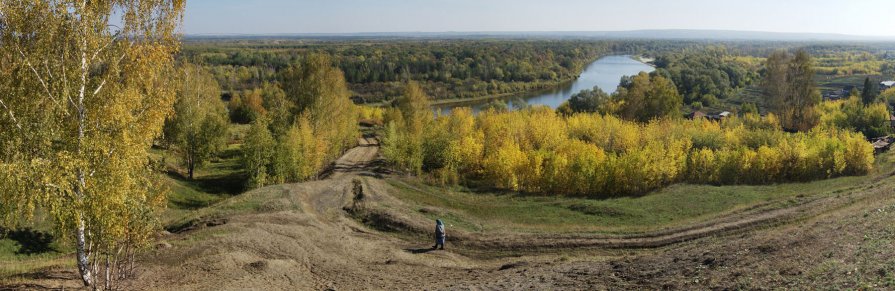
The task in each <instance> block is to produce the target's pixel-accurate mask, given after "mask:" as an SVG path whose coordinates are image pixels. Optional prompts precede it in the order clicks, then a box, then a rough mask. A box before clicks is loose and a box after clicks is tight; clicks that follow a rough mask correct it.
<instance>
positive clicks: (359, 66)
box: [182, 40, 614, 102]
mask: <svg viewBox="0 0 895 291" xmlns="http://www.w3.org/2000/svg"><path fill="white" fill-rule="evenodd" d="M310 42H311V43H312V44H311V45H308V41H304V40H302V41H288V40H285V41H284V40H278V41H277V42H276V43H272V42H267V41H263V40H261V41H248V42H243V41H233V42H228V41H222V42H214V43H203V42H198V43H189V44H188V45H187V46H186V48H185V49H184V52H183V54H182V55H183V57H184V58H185V59H187V60H189V61H192V62H196V63H204V64H208V66H209V67H211V70H212V71H213V72H214V73H215V76H217V79H218V81H219V82H220V83H221V84H222V86H223V87H224V88H225V89H227V90H230V91H240V90H245V89H250V88H254V87H257V86H258V85H260V84H261V83H263V82H265V81H266V82H272V81H274V80H276V79H279V78H282V72H281V71H282V70H283V69H285V68H287V67H289V66H290V65H291V64H293V63H295V62H296V61H300V60H302V59H303V58H304V56H307V55H310V54H326V55H330V56H332V61H333V64H335V66H336V67H337V68H339V69H340V70H341V71H343V72H344V73H345V78H346V81H347V83H348V86H349V88H350V89H351V91H352V92H354V93H355V94H357V96H355V97H356V98H357V99H358V100H362V101H365V102H383V101H391V100H392V99H393V98H394V97H397V96H400V95H401V94H402V90H403V84H404V83H405V82H407V81H417V82H419V83H420V87H422V89H423V90H424V91H425V92H426V95H428V96H430V97H431V98H433V99H436V100H438V99H454V98H471V97H481V96H489V95H498V94H512V93H520V92H526V91H533V90H538V89H546V88H552V87H555V86H556V85H558V84H560V83H562V82H566V81H569V80H571V79H573V78H575V77H577V75H578V74H579V73H580V72H581V70H582V69H583V68H584V66H585V65H586V64H587V63H588V62H590V61H593V60H595V59H596V58H597V57H599V56H601V55H605V54H608V53H609V52H610V51H612V50H613V47H614V44H613V43H612V42H608V41H580V40H575V41H552V40H550V41H548V40H452V41H450V42H444V41H402V40H392V41H385V42H383V41H379V40H376V41H352V42H330V41H326V42H314V41H310ZM285 88H286V87H285V86H284V89H285ZM287 91H289V90H288V89H287ZM289 95H293V94H291V93H290V94H289Z"/></svg>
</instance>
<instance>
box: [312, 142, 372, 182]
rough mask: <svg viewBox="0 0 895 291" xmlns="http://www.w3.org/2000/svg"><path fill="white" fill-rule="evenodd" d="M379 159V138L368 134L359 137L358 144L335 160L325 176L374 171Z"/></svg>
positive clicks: (334, 176) (332, 176)
mask: <svg viewBox="0 0 895 291" xmlns="http://www.w3.org/2000/svg"><path fill="white" fill-rule="evenodd" d="M377 161H379V138H378V137H376V136H372V135H366V136H364V137H361V138H358V139H357V146H356V147H354V148H352V149H350V150H348V151H347V152H345V154H344V155H342V157H340V158H339V159H337V160H336V161H335V162H333V165H332V167H331V168H330V170H329V171H327V173H324V175H323V176H324V177H325V178H330V179H332V178H338V177H340V176H343V175H345V174H348V173H355V174H358V173H374V172H376V167H377V166H378V164H377Z"/></svg>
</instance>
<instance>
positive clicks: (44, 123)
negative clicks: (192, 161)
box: [0, 0, 184, 287]
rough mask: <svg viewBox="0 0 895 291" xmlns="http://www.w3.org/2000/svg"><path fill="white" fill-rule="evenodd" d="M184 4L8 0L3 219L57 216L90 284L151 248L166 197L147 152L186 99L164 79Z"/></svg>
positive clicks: (1, 30) (3, 34)
mask: <svg viewBox="0 0 895 291" xmlns="http://www.w3.org/2000/svg"><path fill="white" fill-rule="evenodd" d="M183 5H184V3H183V1H181V0H110V1H87V0H80V1H77V0H67V1H63V0H59V1H49V0H35V1H0V59H2V62H3V67H4V69H3V72H4V74H5V76H4V78H3V79H4V80H3V81H0V86H2V88H0V112H2V117H0V168H2V169H0V179H3V181H0V188H2V189H0V215H3V216H5V217H4V218H6V222H7V223H11V224H12V223H14V222H15V221H14V220H16V219H17V218H22V217H24V218H27V217H29V216H30V215H32V214H33V212H34V210H35V209H38V208H39V209H43V210H45V211H46V213H48V214H50V215H51V216H52V218H53V221H54V222H55V226H56V227H55V229H56V230H57V232H58V233H60V234H62V235H66V236H70V237H71V238H72V241H74V242H75V250H76V256H75V257H76V261H77V267H78V271H79V273H80V276H81V280H82V281H83V283H84V284H85V285H88V286H90V285H94V284H95V283H96V282H97V277H96V274H95V273H94V268H98V267H102V266H103V265H98V264H97V263H98V262H99V261H100V260H103V261H105V262H106V263H105V264H104V266H105V272H102V273H104V279H105V280H104V282H103V283H104V284H106V286H105V287H109V284H111V283H112V279H113V278H117V277H116V276H121V275H124V274H118V273H114V272H115V271H116V270H117V267H116V266H115V262H116V261H117V258H116V257H115V255H116V254H120V252H121V251H122V250H125V249H127V248H124V247H125V246H127V245H133V244H135V243H140V242H147V241H148V239H149V236H150V235H151V232H152V229H151V228H149V227H145V226H146V225H148V224H149V223H150V222H151V221H149V220H146V218H147V217H152V215H147V214H151V213H152V209H153V208H152V206H153V205H156V203H158V202H163V201H164V198H163V196H162V198H159V196H158V195H155V194H156V193H158V192H155V191H153V189H154V185H153V183H152V180H151V179H149V178H148V175H150V173H151V171H150V169H149V155H148V150H149V148H150V146H151V144H152V141H153V140H154V139H155V138H156V137H157V136H158V134H159V133H160V132H161V130H162V125H163V123H164V121H165V118H166V117H167V116H168V115H169V114H170V113H171V108H172V106H171V105H172V103H173V102H174V99H175V98H174V96H175V94H174V88H172V86H168V84H166V83H165V82H164V81H165V80H166V78H163V74H164V73H165V72H166V71H167V70H168V69H169V68H171V65H172V63H173V58H172V56H173V54H174V53H175V52H176V51H177V49H178V47H179V45H178V44H179V42H178V39H177V35H176V28H177V26H178V25H179V23H180V21H181V15H182V11H183V7H184V6H183ZM128 255H129V254H128ZM110 272H112V273H111V275H110Z"/></svg>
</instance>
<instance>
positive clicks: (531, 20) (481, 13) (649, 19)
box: [183, 0, 895, 37]
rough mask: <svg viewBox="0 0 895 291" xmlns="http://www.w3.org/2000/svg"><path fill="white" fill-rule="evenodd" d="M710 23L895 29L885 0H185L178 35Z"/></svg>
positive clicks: (891, 6) (891, 5) (777, 28)
mask: <svg viewBox="0 0 895 291" xmlns="http://www.w3.org/2000/svg"><path fill="white" fill-rule="evenodd" d="M641 29H716V30H745V31H765V32H802V33H837V34H849V35H862V36H889V37H892V36H895V1H893V0H611V1H603V0H589V1H588V0H187V7H186V15H185V18H184V27H183V30H184V33H186V34H289V33H363V32H476V31H488V32H495V31H501V32H503V31H507V32H512V31H627V30H641Z"/></svg>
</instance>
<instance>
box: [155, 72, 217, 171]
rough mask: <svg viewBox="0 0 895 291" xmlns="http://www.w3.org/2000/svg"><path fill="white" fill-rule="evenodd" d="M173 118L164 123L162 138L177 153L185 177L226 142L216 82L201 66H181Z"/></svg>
mask: <svg viewBox="0 0 895 291" xmlns="http://www.w3.org/2000/svg"><path fill="white" fill-rule="evenodd" d="M179 77H180V80H178V82H179V84H180V86H179V87H178V90H177V101H176V102H175V103H174V115H173V116H172V117H171V118H169V119H168V120H167V122H166V123H165V139H166V140H167V141H168V143H169V144H170V145H171V146H172V148H173V149H174V150H175V151H176V152H177V153H179V154H180V157H181V159H180V160H181V162H182V163H183V166H185V167H186V168H187V171H188V176H189V178H190V179H193V174H194V172H195V169H196V168H198V167H201V166H202V165H203V164H204V163H205V162H207V161H208V159H210V158H211V157H213V156H214V155H215V154H216V153H217V152H219V151H220V150H221V149H222V147H223V146H224V143H225V142H226V139H227V126H228V125H229V123H228V122H227V117H226V115H227V112H226V108H225V107H224V103H223V102H221V100H220V92H221V90H220V87H219V86H218V84H217V81H215V80H214V78H213V77H212V76H211V74H209V73H207V72H206V71H205V70H203V69H202V67H199V66H195V65H189V64H186V65H183V68H182V71H181V74H179Z"/></svg>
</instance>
